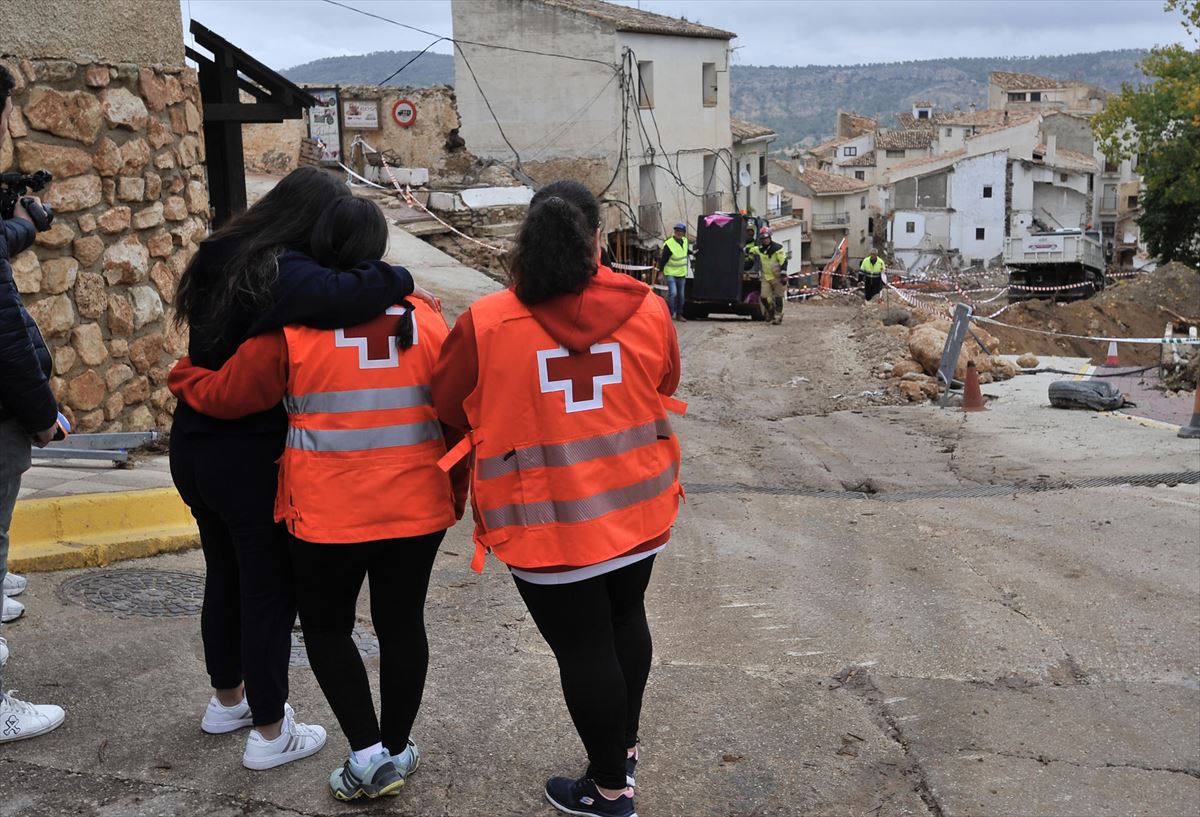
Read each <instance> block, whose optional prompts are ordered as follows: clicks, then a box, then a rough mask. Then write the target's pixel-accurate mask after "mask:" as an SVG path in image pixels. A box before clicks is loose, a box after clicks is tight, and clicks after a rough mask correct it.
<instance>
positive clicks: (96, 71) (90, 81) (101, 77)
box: [83, 65, 112, 88]
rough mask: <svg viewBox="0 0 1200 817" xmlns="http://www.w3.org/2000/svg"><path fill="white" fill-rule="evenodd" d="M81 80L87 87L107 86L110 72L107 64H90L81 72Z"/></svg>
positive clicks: (110, 78) (110, 79)
mask: <svg viewBox="0 0 1200 817" xmlns="http://www.w3.org/2000/svg"><path fill="white" fill-rule="evenodd" d="M83 81H84V84H86V85H87V86H88V87H89V88H107V87H108V83H109V82H111V81H112V73H111V72H110V71H109V69H108V66H107V65H91V66H88V68H87V69H86V70H85V71H84V72H83Z"/></svg>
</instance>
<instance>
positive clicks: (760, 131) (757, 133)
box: [729, 117, 775, 142]
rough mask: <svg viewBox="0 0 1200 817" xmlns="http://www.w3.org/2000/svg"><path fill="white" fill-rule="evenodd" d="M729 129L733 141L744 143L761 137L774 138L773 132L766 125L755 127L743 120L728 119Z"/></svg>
mask: <svg viewBox="0 0 1200 817" xmlns="http://www.w3.org/2000/svg"><path fill="white" fill-rule="evenodd" d="M729 127H730V129H731V130H732V131H733V141H735V142H745V141H746V140H748V139H758V138H761V137H763V136H774V135H775V131H773V130H771V129H770V128H768V127H767V126H766V125H756V124H754V123H753V122H747V121H746V120H744V119H735V118H733V117H730V119H729Z"/></svg>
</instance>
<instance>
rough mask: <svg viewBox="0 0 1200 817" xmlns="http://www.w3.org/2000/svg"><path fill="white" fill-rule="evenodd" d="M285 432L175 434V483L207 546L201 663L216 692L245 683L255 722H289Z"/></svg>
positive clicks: (292, 611) (292, 615) (290, 608)
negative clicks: (281, 521) (282, 472)
mask: <svg viewBox="0 0 1200 817" xmlns="http://www.w3.org/2000/svg"><path fill="white" fill-rule="evenodd" d="M282 452H283V436H282V435H280V434H274V433H269V434H247V435H239V436H232V435H221V434H191V433H187V432H185V431H182V430H175V431H174V432H173V433H172V434H171V477H172V479H174V481H175V487H176V489H177V490H178V491H179V495H180V496H181V497H183V501H184V502H185V503H187V505H188V507H189V508H191V511H192V516H194V517H196V525H197V527H199V529H200V545H201V547H202V548H203V549H204V564H205V576H204V609H203V612H202V613H201V616H200V635H201V638H202V639H203V641H204V662H205V665H206V666H207V668H208V674H209V679H210V681H211V683H212V685H213V687H215V688H216V689H233V688H234V687H236V686H238V685H239V684H241V683H242V681H243V680H244V681H245V682H246V700H247V701H248V702H249V704H250V711H251V714H252V716H253V719H254V724H255V725H256V726H263V725H264V724H268V723H275V722H276V721H278V720H280V719H282V718H283V704H284V702H285V701H287V697H288V658H289V656H290V655H291V637H292V623H293V622H294V621H295V620H296V602H295V596H294V594H293V588H292V569H291V562H290V560H289V558H288V552H287V531H285V530H284V528H283V527H282V526H281V525H277V524H276V523H275V518H274V506H275V483H276V479H277V476H278V473H279V467H278V466H277V465H276V464H275V460H276V459H278V458H279V455H280V454H281V453H282Z"/></svg>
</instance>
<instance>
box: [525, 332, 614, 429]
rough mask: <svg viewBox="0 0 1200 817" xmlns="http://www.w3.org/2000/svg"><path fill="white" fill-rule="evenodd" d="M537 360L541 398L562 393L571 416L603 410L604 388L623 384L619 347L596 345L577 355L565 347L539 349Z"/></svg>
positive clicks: (603, 344) (610, 344) (605, 344)
mask: <svg viewBox="0 0 1200 817" xmlns="http://www.w3.org/2000/svg"><path fill="white" fill-rule="evenodd" d="M537 359H538V380H539V381H540V383H541V387H542V394H551V393H553V392H559V391H560V392H562V393H563V396H564V398H565V399H566V409H567V413H568V414H570V413H571V412H575V411H590V410H591V409H598V408H604V387H605V386H608V385H612V384H614V383H620V382H621V344H619V343H594V344H592V347H591V348H590V349H589V350H588V351H586V352H576V353H574V354H572V353H571V352H569V351H568V350H567V349H566V348H565V347H562V346H560V347H558V348H557V349H540V350H538V353H537Z"/></svg>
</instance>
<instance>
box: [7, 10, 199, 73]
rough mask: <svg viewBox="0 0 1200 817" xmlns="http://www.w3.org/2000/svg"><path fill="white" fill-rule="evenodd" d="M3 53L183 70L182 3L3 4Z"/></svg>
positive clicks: (33, 57) (34, 57)
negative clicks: (161, 66) (179, 68)
mask: <svg viewBox="0 0 1200 817" xmlns="http://www.w3.org/2000/svg"><path fill="white" fill-rule="evenodd" d="M0 54H13V55H16V56H18V57H29V58H31V59H50V58H52V57H53V58H57V59H68V60H78V61H81V62H89V63H90V62H97V61H99V62H112V63H122V62H131V63H138V64H141V65H156V64H161V65H172V66H182V65H183V23H182V16H181V14H180V8H179V0H32V1H31V2H23V1H22V0H5V1H4V2H2V3H0Z"/></svg>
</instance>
